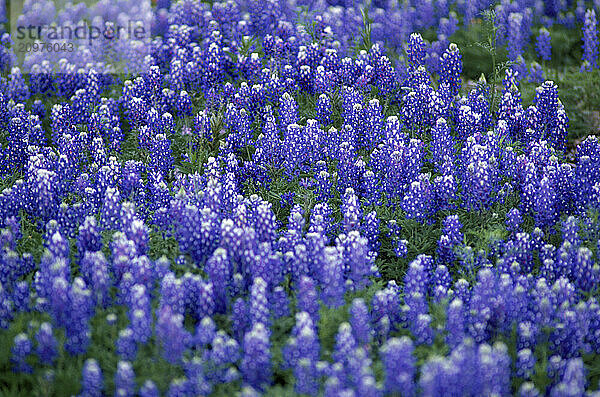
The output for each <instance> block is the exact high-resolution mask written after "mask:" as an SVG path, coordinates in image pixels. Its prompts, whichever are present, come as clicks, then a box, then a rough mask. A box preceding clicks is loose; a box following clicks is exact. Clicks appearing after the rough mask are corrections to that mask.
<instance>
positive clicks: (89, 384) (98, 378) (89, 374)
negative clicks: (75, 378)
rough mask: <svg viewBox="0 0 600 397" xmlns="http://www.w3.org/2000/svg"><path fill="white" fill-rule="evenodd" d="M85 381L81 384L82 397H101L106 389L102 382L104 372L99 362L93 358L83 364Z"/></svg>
mask: <svg viewBox="0 0 600 397" xmlns="http://www.w3.org/2000/svg"><path fill="white" fill-rule="evenodd" d="M82 375H83V379H82V382H81V394H80V396H82V397H100V396H102V394H103V393H102V390H103V388H104V384H103V380H102V370H101V369H100V366H99V365H98V362H97V361H96V360H94V359H93V358H88V359H87V360H86V361H85V363H84V364H83V371H82Z"/></svg>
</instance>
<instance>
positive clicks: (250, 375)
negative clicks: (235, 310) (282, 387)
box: [241, 323, 271, 390]
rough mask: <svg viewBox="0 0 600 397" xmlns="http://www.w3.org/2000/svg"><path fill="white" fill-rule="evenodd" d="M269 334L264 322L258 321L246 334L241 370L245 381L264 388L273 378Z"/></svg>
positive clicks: (261, 388)
mask: <svg viewBox="0 0 600 397" xmlns="http://www.w3.org/2000/svg"><path fill="white" fill-rule="evenodd" d="M269 348H270V343H269V334H268V331H267V328H266V327H265V326H264V325H263V324H262V323H256V324H254V325H253V326H252V329H251V330H250V331H248V332H247V333H246V335H245V336H244V358H243V360H242V365H241V371H242V376H243V379H244V382H245V383H247V384H248V385H250V386H252V387H254V388H256V389H259V390H263V388H264V387H265V386H266V385H267V384H269V383H270V380H271V353H270V352H269Z"/></svg>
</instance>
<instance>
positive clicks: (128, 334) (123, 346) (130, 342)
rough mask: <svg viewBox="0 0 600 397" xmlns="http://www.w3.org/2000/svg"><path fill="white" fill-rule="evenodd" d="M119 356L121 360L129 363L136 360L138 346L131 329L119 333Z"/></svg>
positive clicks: (117, 343)
mask: <svg viewBox="0 0 600 397" xmlns="http://www.w3.org/2000/svg"><path fill="white" fill-rule="evenodd" d="M116 346H117V354H118V355H119V357H121V359H123V360H127V361H133V360H135V356H136V353H137V345H136V343H135V339H134V336H133V331H132V330H131V328H125V329H124V330H121V331H120V332H119V338H118V339H117V342H116Z"/></svg>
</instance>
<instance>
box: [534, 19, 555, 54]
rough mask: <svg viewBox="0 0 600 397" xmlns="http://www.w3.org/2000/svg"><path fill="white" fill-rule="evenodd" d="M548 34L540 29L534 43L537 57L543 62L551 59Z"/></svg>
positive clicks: (543, 29)
mask: <svg viewBox="0 0 600 397" xmlns="http://www.w3.org/2000/svg"><path fill="white" fill-rule="evenodd" d="M550 41H551V38H550V32H548V29H546V28H544V27H542V28H540V31H539V35H538V37H537V41H536V43H535V50H536V52H537V54H538V56H539V57H540V58H541V59H542V60H544V61H549V60H550V58H551V57H552V44H551V42H550Z"/></svg>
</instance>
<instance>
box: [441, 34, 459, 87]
mask: <svg viewBox="0 0 600 397" xmlns="http://www.w3.org/2000/svg"><path fill="white" fill-rule="evenodd" d="M461 58H462V56H461V54H460V51H459V49H458V47H457V46H456V44H454V43H451V44H450V46H449V47H448V49H447V50H446V51H445V52H444V54H442V57H441V60H440V79H439V83H440V85H441V84H444V83H445V84H448V86H449V87H450V94H451V96H452V97H455V96H456V95H457V94H458V92H459V90H460V87H461V78H460V74H461V72H462V61H461Z"/></svg>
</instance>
